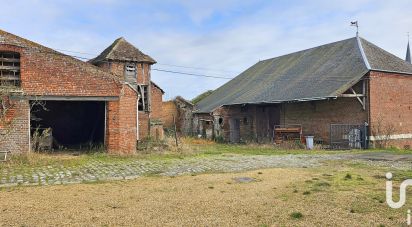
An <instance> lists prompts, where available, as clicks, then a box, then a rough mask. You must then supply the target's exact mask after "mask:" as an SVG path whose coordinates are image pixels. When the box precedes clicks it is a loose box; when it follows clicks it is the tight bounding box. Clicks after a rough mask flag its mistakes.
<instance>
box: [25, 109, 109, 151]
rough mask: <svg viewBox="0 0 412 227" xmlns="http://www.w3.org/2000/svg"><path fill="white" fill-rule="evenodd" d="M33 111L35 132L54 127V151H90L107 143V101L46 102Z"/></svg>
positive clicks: (32, 123) (31, 119)
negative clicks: (105, 140) (105, 141)
mask: <svg viewBox="0 0 412 227" xmlns="http://www.w3.org/2000/svg"><path fill="white" fill-rule="evenodd" d="M43 104H44V105H34V106H33V108H32V110H31V118H30V124H31V133H32V137H33V135H34V133H35V132H36V131H39V130H44V129H48V128H50V129H51V130H50V131H51V135H52V136H51V138H50V141H52V147H53V149H58V150H60V149H90V148H92V147H93V148H95V147H97V146H103V144H104V132H105V102H103V101H44V103H43Z"/></svg>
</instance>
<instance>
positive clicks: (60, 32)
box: [0, 0, 412, 99]
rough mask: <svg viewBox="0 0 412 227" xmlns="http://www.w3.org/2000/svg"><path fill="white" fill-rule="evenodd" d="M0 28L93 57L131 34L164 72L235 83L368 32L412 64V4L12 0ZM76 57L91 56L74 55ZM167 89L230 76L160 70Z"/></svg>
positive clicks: (177, 91) (180, 91) (206, 84)
mask: <svg viewBox="0 0 412 227" xmlns="http://www.w3.org/2000/svg"><path fill="white" fill-rule="evenodd" d="M1 2H2V10H1V11H2V12H1V13H0V29H3V30H6V31H8V32H11V33H14V34H17V35H20V36H23V37H25V38H28V39H30V40H33V41H36V42H39V43H40V44H43V45H46V46H48V47H51V48H54V49H58V50H66V51H61V52H64V53H66V54H72V55H76V56H81V57H84V58H92V57H94V56H95V55H97V54H98V53H100V52H101V51H102V50H103V49H104V48H106V47H107V46H108V45H110V44H111V43H112V42H113V41H114V40H115V39H116V38H118V37H121V36H123V37H125V38H126V39H127V40H128V41H129V42H131V43H132V44H134V45H135V46H136V47H138V48H139V49H140V50H142V51H143V52H144V53H146V54H149V55H150V56H152V57H153V58H154V59H156V60H157V62H158V64H156V65H155V66H154V68H156V69H163V70H171V71H179V72H186V73H192V74H200V75H208V76H217V77H234V76H236V75H238V74H239V73H240V72H242V71H243V70H245V69H246V68H248V67H250V66H251V65H253V64H254V63H256V62H257V61H259V60H263V59H267V58H271V57H276V56H279V55H283V54H287V53H290V52H294V51H298V50H302V49H306V48H311V47H314V46H318V45H322V44H325V43H329V42H334V41H338V40H342V39H346V38H350V37H353V36H355V28H354V27H350V26H349V24H350V21H353V20H358V21H359V25H360V35H361V36H362V37H363V38H366V39H367V40H369V41H371V42H373V43H375V44H376V45H378V46H380V47H382V48H384V49H386V50H388V51H389V52H391V53H393V54H395V55H397V56H399V57H401V58H404V57H405V52H406V42H407V35H406V34H407V32H408V31H410V32H411V34H412V16H411V15H412V4H411V2H410V0H404V1H403V0H400V1H395V0H394V1H387V0H386V1H379V0H374V1H373V0H345V1H333V0H323V1H322V0H313V1H296V0H279V1H268V0H254V1H249V0H242V1H240V0H238V1H234V0H204V1H203V0H196V1H195V0H192V1H189V0H187V1H184V0H180V1H178V0H176V1H172V0H170V1H169V0H140V1H139V0H66V1H58V0H53V1H52V0H25V1H20V0H2V1H1ZM67 51H74V52H81V53H73V52H67ZM152 77H153V80H154V81H155V82H156V83H158V84H159V85H160V86H161V87H162V88H163V89H164V90H165V91H166V94H165V98H166V99H170V98H173V97H174V96H176V95H182V96H183V97H185V98H189V99H191V98H193V97H194V96H196V95H197V94H199V93H201V92H203V91H206V90H208V89H215V88H217V87H219V86H220V85H222V84H223V83H225V82H227V79H217V78H207V77H196V76H189V75H181V74H171V73H164V72H158V71H153V72H152Z"/></svg>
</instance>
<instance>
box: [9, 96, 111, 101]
mask: <svg viewBox="0 0 412 227" xmlns="http://www.w3.org/2000/svg"><path fill="white" fill-rule="evenodd" d="M12 98H16V99H28V100H39V101H117V100H119V97H117V96H51V95H45V96H34V95H27V96H15V97H12Z"/></svg>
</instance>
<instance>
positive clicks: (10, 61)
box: [0, 52, 20, 86]
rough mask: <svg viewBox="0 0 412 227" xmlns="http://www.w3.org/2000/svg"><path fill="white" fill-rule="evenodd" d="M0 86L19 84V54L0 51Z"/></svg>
mask: <svg viewBox="0 0 412 227" xmlns="http://www.w3.org/2000/svg"><path fill="white" fill-rule="evenodd" d="M0 86H20V54H19V53H14V52H0Z"/></svg>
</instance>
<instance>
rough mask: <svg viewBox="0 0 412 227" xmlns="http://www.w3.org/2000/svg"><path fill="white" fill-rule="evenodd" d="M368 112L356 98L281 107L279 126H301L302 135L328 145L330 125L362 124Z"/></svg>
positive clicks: (366, 119)
mask: <svg viewBox="0 0 412 227" xmlns="http://www.w3.org/2000/svg"><path fill="white" fill-rule="evenodd" d="M367 113H368V112H367V111H366V110H363V109H362V105H361V104H360V103H359V101H358V100H357V99H356V98H338V99H335V100H329V101H315V102H300V103H291V104H285V105H282V108H281V115H280V116H281V117H280V122H281V124H301V125H302V127H303V134H304V135H313V136H315V139H322V140H324V142H325V143H329V133H330V124H364V123H365V122H367V121H368V114H367Z"/></svg>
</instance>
